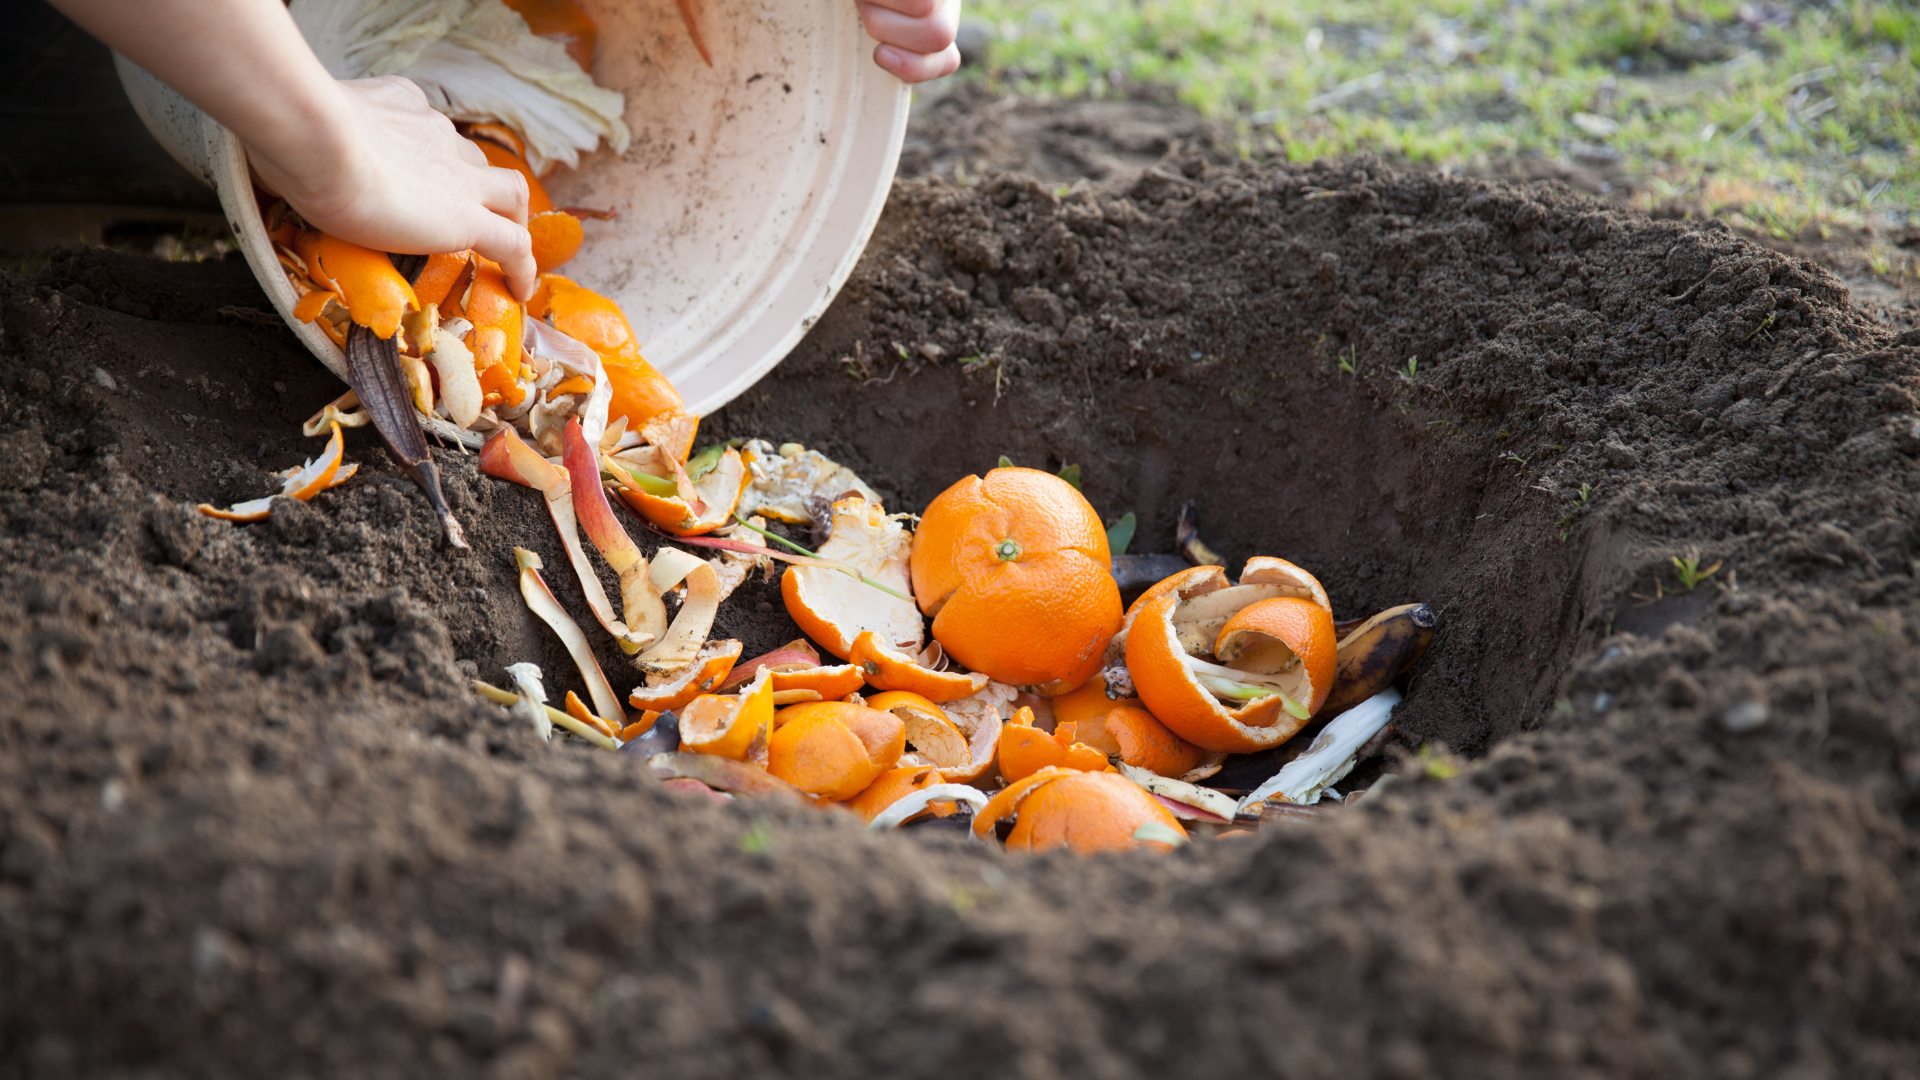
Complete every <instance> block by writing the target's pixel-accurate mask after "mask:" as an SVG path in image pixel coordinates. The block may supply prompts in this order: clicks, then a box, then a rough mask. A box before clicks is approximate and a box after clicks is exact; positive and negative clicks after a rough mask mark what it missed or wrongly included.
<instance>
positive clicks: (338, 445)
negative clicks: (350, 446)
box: [195, 421, 359, 522]
mask: <svg viewBox="0 0 1920 1080" xmlns="http://www.w3.org/2000/svg"><path fill="white" fill-rule="evenodd" d="M331 426H332V428H333V434H332V436H331V437H330V438H328V439H327V446H326V449H325V450H322V451H321V452H320V456H319V457H317V458H314V459H312V460H310V461H308V462H307V463H306V464H305V465H302V466H301V467H300V468H298V469H296V470H294V471H293V472H292V473H291V474H290V475H288V476H287V478H286V479H285V480H284V481H283V482H282V483H281V485H280V490H279V491H277V492H275V493H273V494H272V495H269V496H267V497H266V498H264V499H250V500H248V501H246V502H243V503H235V504H234V505H233V506H230V507H228V508H227V509H224V510H222V509H220V508H219V507H217V506H214V505H213V504H212V503H201V504H200V505H199V506H198V507H196V508H195V509H197V510H199V511H200V512H201V513H203V514H205V515H207V516H208V517H212V518H219V519H221V520H222V521H243V522H244V521H265V520H266V519H267V518H268V517H269V516H270V515H271V514H272V512H273V500H275V499H299V500H301V501H302V502H305V501H306V500H308V499H311V498H313V497H314V496H315V495H318V494H319V493H320V492H322V491H325V490H326V489H327V488H330V487H332V486H333V485H334V484H335V482H336V477H337V478H338V480H340V481H344V480H345V479H346V478H347V476H352V475H353V474H354V472H355V471H356V470H357V469H358V468H359V466H357V465H355V466H349V467H348V470H347V476H340V475H339V473H340V458H341V455H343V454H344V453H345V452H346V448H347V444H346V439H345V437H344V436H342V435H341V434H340V424H339V423H338V422H337V421H336V422H334V423H333V424H332V425H331Z"/></svg>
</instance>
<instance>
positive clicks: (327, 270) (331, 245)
mask: <svg viewBox="0 0 1920 1080" xmlns="http://www.w3.org/2000/svg"><path fill="white" fill-rule="evenodd" d="M318 235H319V240H318V241H316V242H314V243H313V245H312V247H311V250H312V252H313V254H312V256H311V257H306V255H305V252H302V255H303V257H306V261H307V265H308V267H309V269H317V272H318V274H320V275H321V276H322V277H324V278H325V279H326V280H325V281H324V282H323V281H322V280H321V278H320V277H316V278H315V279H314V280H315V283H316V284H320V285H322V286H323V287H326V288H330V289H332V290H333V292H334V293H335V294H336V295H337V296H339V297H340V302H341V303H343V304H345V305H346V308H347V314H348V315H349V316H351V317H352V319H353V321H354V322H356V323H359V324H360V325H361V326H364V327H366V328H367V329H369V330H372V331H373V334H374V336H375V337H377V338H379V339H381V340H382V341H385V340H387V339H389V338H391V337H393V335H394V334H395V333H396V332H398V331H399V329H400V317H401V316H402V315H404V314H406V313H407V312H409V311H419V310H420V301H419V300H418V299H417V298H416V297H415V296H414V294H413V286H411V285H409V284H407V279H406V278H404V277H402V276H401V274H400V271H399V270H397V269H395V268H394V265H393V260H392V259H390V258H388V257H387V254H386V252H383V251H375V250H373V249H372V248H368V247H361V246H360V245H359V244H354V243H349V242H347V241H345V240H342V239H340V238H339V237H337V236H330V235H328V234H326V233H320V234H318ZM315 314H316V315H317V314H318V312H315Z"/></svg>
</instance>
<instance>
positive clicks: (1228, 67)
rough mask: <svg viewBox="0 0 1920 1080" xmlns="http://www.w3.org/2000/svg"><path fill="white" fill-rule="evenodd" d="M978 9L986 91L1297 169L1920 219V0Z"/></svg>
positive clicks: (1759, 218)
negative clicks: (1229, 146) (1426, 174)
mask: <svg viewBox="0 0 1920 1080" xmlns="http://www.w3.org/2000/svg"><path fill="white" fill-rule="evenodd" d="M965 17H966V19H967V20H968V21H969V22H970V23H972V24H973V25H974V27H975V29H974V33H976V34H978V35H981V36H982V37H984V39H985V42H984V43H985V44H986V48H985V50H984V52H985V62H984V63H982V64H978V65H974V66H971V67H970V68H969V69H968V70H969V72H970V76H969V77H971V78H974V79H978V80H982V81H984V82H986V83H987V84H988V85H989V86H991V87H993V88H995V89H999V90H1006V91H1015V92H1019V93H1023V94H1027V95H1034V96H1040V97H1048V96H1096V97H1097V96H1109V95H1114V94H1121V93H1138V92H1140V90H1142V89H1150V90H1158V91H1161V92H1167V93H1171V94H1173V95H1175V96H1177V97H1178V98H1179V99H1180V100H1181V101H1183V102H1185V103H1186V104H1188V105H1191V106H1193V107H1194V108H1196V109H1198V110H1199V111H1200V112H1201V113H1202V114H1203V115H1204V116H1206V117H1207V118H1209V119H1211V120H1214V121H1218V122H1221V123H1224V124H1228V125H1230V126H1231V127H1232V129H1233V130H1235V131H1236V132H1238V133H1239V135H1240V137H1241V139H1242V145H1243V147H1247V148H1251V147H1253V146H1254V145H1256V143H1257V141H1258V140H1257V139H1256V136H1258V135H1260V134H1262V133H1265V132H1271V133H1272V134H1273V135H1275V136H1277V137H1278V138H1279V139H1280V140H1281V142H1282V144H1283V145H1284V147H1285V149H1284V153H1285V154H1286V156H1287V157H1289V158H1292V159H1295V160H1311V159H1313V158H1316V157H1321V156H1326V155H1334V154H1346V153H1352V152H1356V151H1362V150H1367V151H1372V152H1374V153H1378V154H1381V155H1382V156H1385V157H1389V158H1393V159H1398V160H1403V161H1409V162H1418V163H1426V164H1433V165H1458V166H1463V167H1468V168H1473V169H1478V170H1495V171H1497V170H1498V169H1499V168H1500V167H1501V166H1502V164H1503V163H1511V162H1514V161H1516V160H1524V159H1528V158H1536V159H1548V160H1562V161H1571V162H1574V163H1578V164H1580V165H1582V166H1585V167H1588V168H1590V169H1595V170H1597V171H1598V174H1599V175H1603V176H1607V177H1611V178H1614V179H1610V180H1608V181H1606V182H1605V184H1604V185H1603V186H1605V187H1608V188H1611V187H1613V186H1614V184H1615V183H1616V182H1617V183H1618V185H1619V187H1620V189H1621V190H1618V191H1615V192H1613V194H1614V196H1615V197H1618V198H1623V199H1625V200H1627V201H1630V202H1632V203H1634V204H1635V205H1639V206H1642V207H1644V208H1647V209H1655V208H1658V207H1660V206H1662V205H1673V204H1679V205H1682V206H1684V207H1686V208H1687V209H1689V210H1691V211H1694V212H1703V213H1709V214H1714V215H1717V216H1721V217H1724V218H1727V219H1729V220H1731V221H1732V222H1733V223H1734V224H1735V225H1737V226H1741V227H1745V228H1748V229H1751V230H1753V231H1757V232H1760V233H1764V234H1767V235H1771V236H1773V237H1775V238H1777V239H1782V240H1787V239H1796V238H1805V237H1807V235H1808V234H1809V233H1818V234H1820V235H1821V236H1825V235H1827V233H1828V232H1829V230H1830V229H1831V228H1832V227H1833V226H1848V227H1854V228H1860V227H1863V226H1878V227H1888V226H1891V227H1894V228H1901V227H1904V226H1906V225H1908V224H1920V222H1915V221H1912V220H1911V215H1913V214H1914V212H1915V210H1916V208H1920V5H1916V4H1914V3H1892V2H1885V0H1882V2H1868V0H1828V2H1824V3H1822V2H1803V3H1783V2H1779V0H1760V2H1741V0H1231V2H1223V0H969V2H968V5H967V8H966V11H965ZM1873 231H1878V230H1877V229H1874V230H1873ZM1898 254H1899V253H1898V252H1896V253H1894V256H1891V257H1897V256H1898ZM1876 269H1877V270H1878V268H1876ZM1878 272H1880V273H1885V272H1886V270H1878Z"/></svg>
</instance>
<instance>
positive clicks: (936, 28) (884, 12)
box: [855, 0, 960, 74]
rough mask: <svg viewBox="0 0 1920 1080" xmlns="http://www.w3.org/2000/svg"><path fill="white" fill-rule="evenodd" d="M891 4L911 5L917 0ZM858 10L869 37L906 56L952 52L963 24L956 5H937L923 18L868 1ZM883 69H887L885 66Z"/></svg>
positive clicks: (860, 4)
mask: <svg viewBox="0 0 1920 1080" xmlns="http://www.w3.org/2000/svg"><path fill="white" fill-rule="evenodd" d="M890 2H891V3H909V2H913V0H890ZM855 6H856V7H857V8H859V10H860V22H861V24H862V25H864V26H865V27H866V28H867V34H868V36H870V37H872V38H873V39H874V40H875V41H878V42H880V43H881V44H882V45H892V46H894V48H895V49H897V50H899V52H900V53H902V54H907V53H917V54H919V55H922V56H933V55H936V54H938V53H940V52H942V51H944V50H946V49H948V48H950V47H951V46H952V45H953V38H954V34H955V33H956V32H957V31H958V29H959V24H960V13H959V10H958V8H957V7H955V6H954V5H952V4H939V5H936V6H935V7H934V9H933V10H932V11H930V12H928V13H927V14H926V15H922V16H914V15H905V14H902V13H901V12H899V11H895V10H893V9H892V8H889V7H882V6H881V5H879V4H877V3H870V2H868V0H859V2H858V3H856V4H855ZM956 55H957V54H956ZM876 59H877V57H876ZM880 66H881V67H887V65H886V64H885V63H884V62H883V63H881V65H880ZM888 70H889V71H892V70H893V69H892V68H888ZM895 74H898V72H895Z"/></svg>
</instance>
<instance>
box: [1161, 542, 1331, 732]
mask: <svg viewBox="0 0 1920 1080" xmlns="http://www.w3.org/2000/svg"><path fill="white" fill-rule="evenodd" d="M1267 562H1268V565H1266V566H1263V567H1260V568H1258V570H1257V571H1256V572H1257V573H1258V574H1259V576H1260V577H1263V578H1266V579H1267V580H1265V581H1258V580H1256V581H1254V582H1252V583H1246V578H1247V577H1249V576H1253V575H1243V578H1242V581H1243V584H1240V585H1228V584H1226V578H1225V575H1224V574H1222V575H1219V576H1217V577H1216V576H1194V577H1193V578H1191V579H1190V582H1189V584H1188V585H1187V586H1185V587H1179V588H1174V589H1171V590H1168V591H1165V592H1163V593H1161V594H1160V595H1158V596H1155V597H1152V598H1147V599H1146V600H1145V603H1144V605H1143V606H1141V607H1140V608H1139V609H1138V610H1137V611H1136V612H1135V614H1134V617H1133V620H1132V623H1131V625H1130V626H1129V627H1128V628H1127V639H1126V658H1127V670H1128V672H1129V673H1130V674H1131V676H1132V678H1133V684H1134V688H1135V690H1136V691H1137V692H1138V693H1139V695H1140V700H1141V703H1142V704H1144V705H1145V706H1146V708H1147V709H1148V710H1149V711H1151V712H1152V714H1153V715H1154V717H1155V718H1156V719H1158V720H1159V721H1160V722H1161V723H1162V724H1164V725H1165V726H1166V727H1167V728H1169V729H1171V730H1172V731H1173V732H1174V734H1176V735H1179V736H1180V737H1181V738H1183V739H1185V740H1186V741H1188V742H1190V743H1192V744H1194V745H1196V746H1199V747H1201V748H1203V749H1207V750H1223V751H1227V752H1229V753H1251V752H1253V751H1256V750H1264V749H1267V748H1269V747H1273V746H1278V745H1279V744H1281V743H1283V742H1285V741H1286V740H1287V739H1290V738H1292V737H1293V735H1294V734H1295V733H1296V732H1298V731H1299V730H1300V728H1301V727H1303V726H1304V725H1305V724H1306V722H1307V720H1308V718H1309V717H1311V716H1312V714H1313V712H1314V710H1315V709H1317V708H1319V706H1320V704H1321V703H1322V702H1324V701H1325V700H1326V696H1327V694H1328V693H1330V692H1331V690H1332V686H1333V678H1334V665H1335V663H1336V651H1337V650H1336V643H1335V641H1334V633H1333V615H1332V613H1331V612H1330V611H1329V610H1328V608H1327V607H1325V606H1324V605H1323V604H1322V603H1321V602H1320V599H1319V596H1315V595H1314V594H1313V590H1311V589H1309V588H1307V587H1306V586H1305V585H1304V583H1301V582H1299V581H1298V579H1297V577H1296V575H1294V574H1293V573H1292V572H1291V571H1289V570H1287V569H1285V567H1290V566H1291V564H1282V566H1280V567H1275V566H1274V565H1272V564H1279V563H1281V560H1278V559H1273V560H1267ZM1249 566H1250V568H1251V567H1252V562H1251V561H1250V563H1249ZM1301 573H1304V571H1302V572H1301ZM1179 576H1181V577H1186V576H1187V575H1179ZM1274 578H1284V580H1279V581H1276V580H1273V579H1274ZM1315 584H1317V582H1315ZM1303 594H1304V595H1303ZM1321 595H1324V593H1321ZM1222 648H1224V649H1227V650H1228V653H1229V655H1228V656H1225V657H1221V658H1220V662H1217V663H1216V662H1215V661H1214V660H1210V659H1206V658H1207V657H1210V656H1213V655H1214V654H1215V651H1216V650H1217V649H1222ZM1228 665H1235V666H1228ZM1227 693H1239V694H1244V695H1245V697H1244V698H1242V699H1241V700H1244V704H1239V706H1238V707H1237V708H1236V707H1230V705H1229V703H1228V702H1226V701H1223V700H1222V696H1223V695H1224V694H1227Z"/></svg>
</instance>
